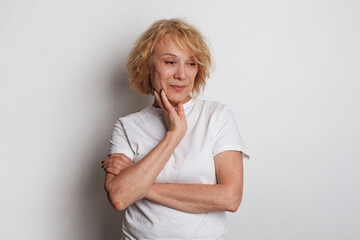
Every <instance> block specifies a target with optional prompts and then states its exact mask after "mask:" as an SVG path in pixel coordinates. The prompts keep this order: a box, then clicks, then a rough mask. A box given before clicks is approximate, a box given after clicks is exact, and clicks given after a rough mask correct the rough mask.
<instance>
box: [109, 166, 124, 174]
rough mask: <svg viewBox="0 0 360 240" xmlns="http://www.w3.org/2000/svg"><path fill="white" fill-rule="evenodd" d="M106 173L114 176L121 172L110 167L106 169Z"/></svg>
mask: <svg viewBox="0 0 360 240" xmlns="http://www.w3.org/2000/svg"><path fill="white" fill-rule="evenodd" d="M106 172H107V173H111V174H114V175H119V174H120V173H121V170H119V169H117V168H113V167H110V168H108V169H106Z"/></svg>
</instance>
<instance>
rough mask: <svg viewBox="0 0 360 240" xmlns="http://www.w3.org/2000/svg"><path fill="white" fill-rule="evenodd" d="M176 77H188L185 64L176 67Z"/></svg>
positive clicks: (180, 78)
mask: <svg viewBox="0 0 360 240" xmlns="http://www.w3.org/2000/svg"><path fill="white" fill-rule="evenodd" d="M174 77H175V79H178V80H185V79H186V71H185V64H179V65H178V67H177V68H176V72H175V74H174Z"/></svg>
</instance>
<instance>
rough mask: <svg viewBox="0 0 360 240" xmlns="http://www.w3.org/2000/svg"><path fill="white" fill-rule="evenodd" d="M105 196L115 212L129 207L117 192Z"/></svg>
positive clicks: (110, 192)
mask: <svg viewBox="0 0 360 240" xmlns="http://www.w3.org/2000/svg"><path fill="white" fill-rule="evenodd" d="M107 195H108V199H109V202H110V204H111V206H113V207H114V208H115V209H116V210H117V211H123V210H125V209H126V208H127V207H128V206H129V205H130V204H128V203H127V201H126V200H125V199H124V198H123V197H122V195H121V193H119V192H118V191H114V190H113V191H109V192H108V194H107Z"/></svg>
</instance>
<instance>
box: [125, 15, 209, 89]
mask: <svg viewBox="0 0 360 240" xmlns="http://www.w3.org/2000/svg"><path fill="white" fill-rule="evenodd" d="M166 34H171V35H172V36H173V37H174V40H175V42H176V44H177V45H178V47H179V48H181V49H182V50H185V51H188V52H191V53H192V54H194V60H195V61H196V63H197V64H198V72H197V74H196V76H195V81H194V88H193V91H192V93H195V94H199V93H200V92H201V90H202V89H203V88H204V87H205V80H206V78H208V77H209V76H210V68H211V64H212V62H211V55H210V51H209V47H208V45H207V44H206V43H205V40H204V37H203V36H202V34H201V33H200V32H199V31H198V30H197V29H196V28H195V27H193V26H191V25H189V24H188V23H186V22H185V21H183V20H180V19H169V20H167V19H162V20H158V21H156V22H155V23H154V24H153V25H152V26H150V28H149V29H147V30H146V31H145V32H144V33H143V34H142V35H141V36H140V38H139V39H138V40H137V41H136V43H135V45H134V48H133V49H132V50H131V52H130V54H129V57H128V62H127V69H128V71H129V74H130V87H132V88H134V89H137V90H138V91H139V92H140V93H142V94H145V95H150V94H151V93H152V89H153V87H152V84H151V82H150V79H149V73H150V61H151V57H152V54H153V50H154V47H155V45H156V44H157V43H158V42H159V41H160V40H161V39H162V38H163V37H164V36H165V35H166Z"/></svg>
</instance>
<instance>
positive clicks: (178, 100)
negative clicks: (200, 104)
mask: <svg viewBox="0 0 360 240" xmlns="http://www.w3.org/2000/svg"><path fill="white" fill-rule="evenodd" d="M190 98H191V97H190V96H187V97H182V98H179V97H177V98H176V97H168V100H169V102H170V103H171V105H173V106H174V107H176V106H177V105H178V104H179V103H182V104H184V103H186V102H187V101H189V100H190Z"/></svg>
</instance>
